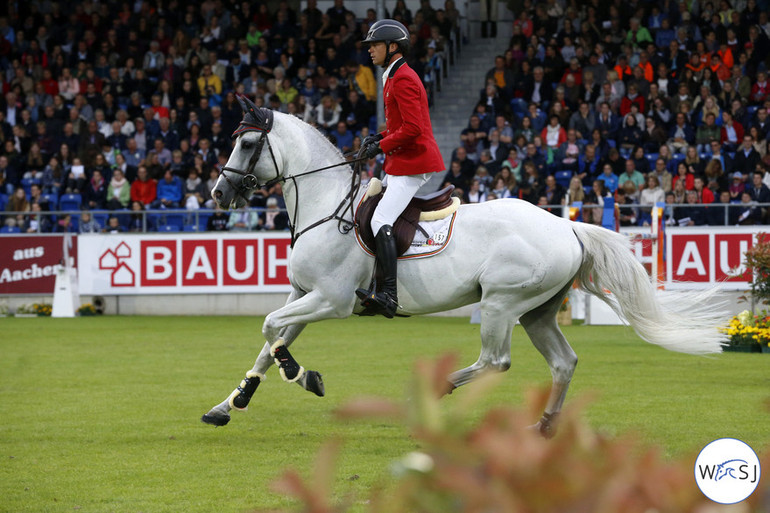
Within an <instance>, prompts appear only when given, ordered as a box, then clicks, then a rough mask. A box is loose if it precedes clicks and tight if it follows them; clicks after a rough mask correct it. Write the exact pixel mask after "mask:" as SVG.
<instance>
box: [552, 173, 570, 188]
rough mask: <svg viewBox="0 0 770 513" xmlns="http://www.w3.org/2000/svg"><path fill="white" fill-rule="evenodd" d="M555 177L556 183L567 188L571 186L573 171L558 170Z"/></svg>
mask: <svg viewBox="0 0 770 513" xmlns="http://www.w3.org/2000/svg"><path fill="white" fill-rule="evenodd" d="M554 177H555V178H556V183H558V184H559V185H561V186H562V187H564V188H565V189H567V188H569V181H570V180H572V171H569V170H566V171H556V173H554Z"/></svg>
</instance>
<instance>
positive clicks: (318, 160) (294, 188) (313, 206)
mask: <svg viewBox="0 0 770 513" xmlns="http://www.w3.org/2000/svg"><path fill="white" fill-rule="evenodd" d="M294 126H297V125H294ZM303 128H304V129H303V130H302V136H301V137H303V138H304V140H305V143H306V148H307V153H309V158H304V159H303V158H301V157H296V158H292V154H294V155H296V154H297V152H298V149H299V148H298V147H296V146H291V144H289V145H288V146H287V148H286V153H285V155H288V157H287V158H286V161H285V168H286V171H285V172H284V176H285V177H286V178H288V179H287V180H286V182H284V193H283V195H284V201H285V202H286V210H287V211H288V213H289V218H290V219H291V222H292V223H293V224H294V229H295V230H296V231H300V232H301V231H304V230H306V229H307V227H308V226H310V225H312V224H314V223H316V222H318V221H320V220H321V219H324V218H325V217H328V216H330V215H332V214H334V212H335V211H336V210H337V208H338V207H339V206H340V204H341V203H342V202H343V200H344V199H345V198H346V197H347V195H348V194H349V193H350V187H351V180H352V177H351V170H350V167H349V166H348V165H342V166H336V167H332V168H330V169H327V170H324V171H319V172H317V173H310V174H307V175H304V176H299V177H297V178H295V179H291V178H289V177H291V176H294V175H300V174H302V173H307V172H308V171H313V170H314V169H320V168H324V167H326V166H332V165H334V164H339V163H341V162H342V161H343V160H344V158H343V157H342V155H340V154H339V152H337V151H334V149H333V148H331V147H329V146H328V141H326V140H325V139H324V138H323V136H322V135H321V133H320V132H317V131H315V130H312V129H308V128H306V127H303ZM293 136H294V138H296V133H294V134H293ZM287 137H288V136H287ZM281 139H282V140H283V141H291V140H292V138H284V137H282V138H281ZM293 160H297V161H298V163H299V165H295V164H293V163H292V161H293ZM343 214H344V212H343V211H342V209H341V208H340V211H339V212H338V215H340V216H342V215H343ZM348 217H349V215H348V216H346V219H347V218H348ZM332 225H334V226H335V227H336V223H325V224H324V225H321V226H319V227H318V228H315V229H329V228H331V227H332Z"/></svg>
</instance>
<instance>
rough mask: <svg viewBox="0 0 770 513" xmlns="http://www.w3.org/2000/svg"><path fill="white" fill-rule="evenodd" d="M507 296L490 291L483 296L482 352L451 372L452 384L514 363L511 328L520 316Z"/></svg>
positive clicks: (506, 367)
mask: <svg viewBox="0 0 770 513" xmlns="http://www.w3.org/2000/svg"><path fill="white" fill-rule="evenodd" d="M498 299H500V300H499V301H498ZM504 299H505V298H504V297H503V296H500V297H499V298H498V297H497V295H486V294H485V297H484V298H482V300H481V354H479V359H478V360H476V363H474V364H473V365H471V366H470V367H466V368H464V369H461V370H459V371H456V372H453V373H452V374H451V375H450V376H449V382H450V384H451V386H452V388H457V387H459V386H461V385H465V384H466V383H469V382H471V381H473V380H474V379H475V378H477V377H478V376H479V375H480V374H482V373H484V372H488V371H497V372H505V371H507V370H508V369H509V368H510V366H511V332H512V331H513V326H514V325H515V324H516V318H515V317H514V318H511V315H512V312H511V310H510V304H507V303H505V302H504Z"/></svg>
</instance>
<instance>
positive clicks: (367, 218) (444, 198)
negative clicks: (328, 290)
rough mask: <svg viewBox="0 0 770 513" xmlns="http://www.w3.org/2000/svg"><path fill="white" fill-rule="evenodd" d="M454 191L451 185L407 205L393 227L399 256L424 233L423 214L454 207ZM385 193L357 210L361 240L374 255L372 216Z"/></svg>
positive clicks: (368, 198) (370, 199)
mask: <svg viewBox="0 0 770 513" xmlns="http://www.w3.org/2000/svg"><path fill="white" fill-rule="evenodd" d="M454 189H455V187H454V185H450V186H448V187H445V188H444V189H441V190H440V191H438V192H434V193H433V194H430V195H428V196H423V197H421V198H412V201H410V202H409V205H407V207H406V209H404V211H403V212H402V213H401V215H400V216H399V218H398V219H397V220H396V223H395V225H394V226H393V232H394V234H395V236H396V249H397V250H398V256H401V255H403V254H404V253H406V250H408V249H409V246H410V245H411V244H412V240H413V239H414V235H415V233H416V232H417V230H420V231H422V228H420V225H419V221H420V215H421V214H422V213H423V212H435V211H439V210H443V209H446V208H449V207H451V206H452V205H453V203H454V202H453V197H452V192H454ZM384 193H385V189H382V190H381V191H380V192H379V193H377V194H374V195H372V196H368V197H365V198H364V200H363V201H362V202H361V204H360V205H359V207H358V210H356V218H355V222H356V227H357V230H358V235H359V237H360V238H361V242H363V243H364V245H365V246H366V247H367V248H369V250H370V251H371V252H372V253H374V252H375V246H376V244H375V242H374V234H373V233H372V227H371V222H372V215H373V214H374V209H375V208H377V205H378V204H379V203H380V200H381V199H382V195H383V194H384ZM423 234H424V235H425V236H426V237H428V234H427V233H424V232H423Z"/></svg>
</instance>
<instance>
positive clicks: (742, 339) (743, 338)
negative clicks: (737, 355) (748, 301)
mask: <svg viewBox="0 0 770 513" xmlns="http://www.w3.org/2000/svg"><path fill="white" fill-rule="evenodd" d="M725 333H727V334H728V335H729V336H730V346H743V347H754V346H756V347H757V348H761V347H762V346H764V347H770V313H768V312H767V311H763V312H762V313H761V314H759V315H757V314H752V313H751V312H749V311H748V310H744V311H743V312H741V313H739V314H738V315H736V316H734V317H733V318H732V319H730V324H729V325H728V326H727V328H725Z"/></svg>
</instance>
